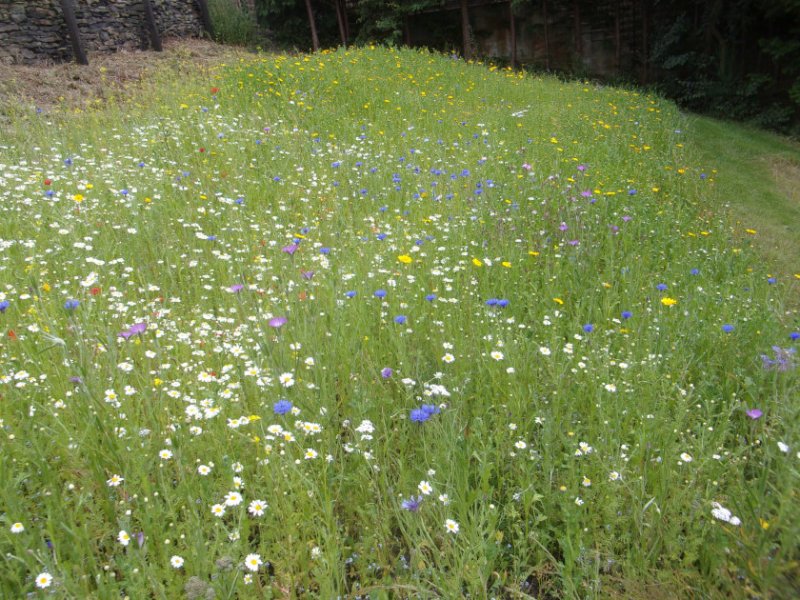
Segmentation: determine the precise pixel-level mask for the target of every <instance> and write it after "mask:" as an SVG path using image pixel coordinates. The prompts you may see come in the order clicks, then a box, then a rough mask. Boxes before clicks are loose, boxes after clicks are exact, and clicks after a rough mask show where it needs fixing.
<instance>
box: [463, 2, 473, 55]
mask: <svg viewBox="0 0 800 600" xmlns="http://www.w3.org/2000/svg"><path fill="white" fill-rule="evenodd" d="M461 40H462V46H463V49H462V51H463V53H464V58H465V59H467V60H470V59H471V58H472V30H471V28H470V26H469V4H468V0H461Z"/></svg>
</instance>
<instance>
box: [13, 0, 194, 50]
mask: <svg viewBox="0 0 800 600" xmlns="http://www.w3.org/2000/svg"><path fill="white" fill-rule="evenodd" d="M72 1H73V5H74V7H75V17H76V19H77V21H78V29H79V30H80V35H81V40H82V42H83V45H84V48H85V49H86V52H87V54H89V55H90V60H91V54H92V53H93V52H116V51H117V50H120V49H138V48H146V47H148V43H149V41H148V40H149V37H148V34H147V30H146V28H145V27H146V21H145V16H144V15H145V13H144V4H143V2H142V0H72ZM150 3H151V5H152V6H153V12H154V13H155V18H156V23H157V25H158V30H159V32H160V33H161V36H162V37H196V36H199V35H201V34H202V31H203V27H202V22H201V20H200V14H199V12H198V8H197V4H196V2H195V0H150ZM72 59H73V55H72V47H71V45H70V40H69V35H68V33H67V26H66V24H65V22H64V15H63V13H62V11H61V2H60V1H59V0H0V62H4V63H16V64H30V63H35V62H38V61H57V62H61V61H69V60H72Z"/></svg>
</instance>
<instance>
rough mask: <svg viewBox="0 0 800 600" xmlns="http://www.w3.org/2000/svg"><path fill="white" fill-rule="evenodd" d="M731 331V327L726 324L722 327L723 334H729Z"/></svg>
mask: <svg viewBox="0 0 800 600" xmlns="http://www.w3.org/2000/svg"><path fill="white" fill-rule="evenodd" d="M733 329H734V327H733V325H729V324H728V323H726V324H725V325H723V326H722V331H724V332H725V333H730V332H731V331H733Z"/></svg>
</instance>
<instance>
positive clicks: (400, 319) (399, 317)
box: [394, 315, 408, 325]
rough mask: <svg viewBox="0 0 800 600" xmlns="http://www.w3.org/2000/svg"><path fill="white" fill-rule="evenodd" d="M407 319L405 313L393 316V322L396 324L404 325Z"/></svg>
mask: <svg viewBox="0 0 800 600" xmlns="http://www.w3.org/2000/svg"><path fill="white" fill-rule="evenodd" d="M407 320H408V319H407V318H406V316H405V315H397V316H396V317H395V318H394V322H395V323H397V324H398V325H405V323H406V321H407Z"/></svg>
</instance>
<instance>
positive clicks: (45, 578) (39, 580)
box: [36, 571, 53, 589]
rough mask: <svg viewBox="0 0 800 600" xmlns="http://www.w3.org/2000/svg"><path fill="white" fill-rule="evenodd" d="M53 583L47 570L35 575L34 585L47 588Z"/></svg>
mask: <svg viewBox="0 0 800 600" xmlns="http://www.w3.org/2000/svg"><path fill="white" fill-rule="evenodd" d="M52 584H53V576H52V575H50V573H48V572H47V571H44V572H42V573H39V574H38V575H37V576H36V587H38V588H41V589H45V588H49V587H50V586H51V585H52Z"/></svg>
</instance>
